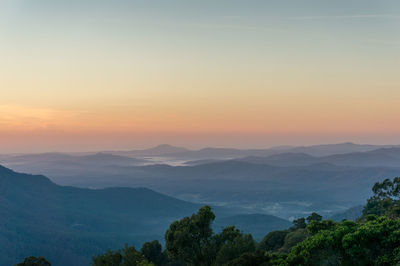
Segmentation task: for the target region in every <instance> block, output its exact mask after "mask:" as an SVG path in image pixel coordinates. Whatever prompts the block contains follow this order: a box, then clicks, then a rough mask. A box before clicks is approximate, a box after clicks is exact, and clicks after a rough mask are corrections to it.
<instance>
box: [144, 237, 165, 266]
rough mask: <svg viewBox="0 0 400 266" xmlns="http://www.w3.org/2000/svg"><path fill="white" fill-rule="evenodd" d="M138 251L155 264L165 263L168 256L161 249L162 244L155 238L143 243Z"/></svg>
mask: <svg viewBox="0 0 400 266" xmlns="http://www.w3.org/2000/svg"><path fill="white" fill-rule="evenodd" d="M140 252H141V253H142V254H143V256H144V257H145V258H146V259H147V260H148V261H150V262H152V263H154V264H155V265H165V264H167V263H168V257H167V255H166V254H165V253H164V252H163V251H162V246H161V244H160V242H158V241H157V240H154V241H152V242H146V243H144V244H143V246H142V249H141V250H140Z"/></svg>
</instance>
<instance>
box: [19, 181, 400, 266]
mask: <svg viewBox="0 0 400 266" xmlns="http://www.w3.org/2000/svg"><path fill="white" fill-rule="evenodd" d="M372 191H373V196H372V197H371V198H369V199H368V201H367V204H366V205H365V206H364V209H363V213H362V216H361V217H360V218H358V219H357V220H356V221H349V220H343V221H341V222H334V221H333V220H324V219H322V216H320V215H318V214H317V213H312V214H311V215H310V216H308V217H306V218H299V219H296V220H294V221H293V226H292V227H290V228H289V229H287V230H281V231H273V232H270V233H268V234H267V235H266V236H265V237H264V238H263V239H262V240H261V241H260V242H258V243H257V242H256V241H255V240H254V239H253V237H252V235H251V234H244V233H242V232H241V231H240V230H239V229H237V228H235V227H234V226H228V227H225V228H223V230H222V231H221V232H220V233H218V234H216V233H214V232H213V230H212V223H213V221H214V219H215V215H214V213H213V211H212V210H211V208H210V207H209V206H204V207H201V208H200V209H199V210H198V212H197V213H196V214H193V215H192V216H190V217H185V218H183V219H181V220H179V221H175V222H173V223H172V224H171V225H170V227H169V229H168V230H167V232H166V233H165V249H164V250H163V248H162V245H161V244H160V243H159V242H158V241H157V240H155V241H152V242H147V243H145V244H143V246H142V248H141V249H140V250H137V249H135V247H133V246H128V245H126V246H125V247H124V248H123V249H121V250H117V251H108V252H106V253H105V254H102V255H98V256H94V257H93V259H92V265H93V266H103V265H104V266H118V265H124V266H134V265H141V266H146V265H149V266H150V265H158V266H163V265H165V266H180V265H181V266H183V265H193V266H208V265H228V266H253V265H254V266H256V265H265V266H267V265H282V266H283V265H400V219H399V218H400V178H399V177H397V178H394V179H393V180H389V179H386V180H384V181H383V182H378V183H376V184H375V185H374V186H373V188H372ZM18 265H19V266H24V265H42V266H47V265H50V263H49V262H48V261H47V260H46V259H44V258H35V257H29V258H26V259H25V261H24V262H22V263H20V264H18Z"/></svg>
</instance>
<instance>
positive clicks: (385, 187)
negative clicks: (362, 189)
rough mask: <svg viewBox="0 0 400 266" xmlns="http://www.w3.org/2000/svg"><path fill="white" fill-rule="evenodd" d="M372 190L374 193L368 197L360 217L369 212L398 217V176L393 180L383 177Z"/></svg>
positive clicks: (399, 215) (399, 204) (399, 178)
mask: <svg viewBox="0 0 400 266" xmlns="http://www.w3.org/2000/svg"><path fill="white" fill-rule="evenodd" d="M372 191H373V193H374V195H373V196H372V197H371V198H369V199H368V201H367V205H366V206H365V207H364V210H363V215H362V217H361V219H364V218H365V217H367V216H368V215H370V214H374V215H377V216H381V215H386V216H388V217H391V218H398V217H400V177H395V178H394V179H393V181H391V180H390V179H385V180H384V181H383V182H381V183H379V182H377V183H375V185H374V186H373V187H372Z"/></svg>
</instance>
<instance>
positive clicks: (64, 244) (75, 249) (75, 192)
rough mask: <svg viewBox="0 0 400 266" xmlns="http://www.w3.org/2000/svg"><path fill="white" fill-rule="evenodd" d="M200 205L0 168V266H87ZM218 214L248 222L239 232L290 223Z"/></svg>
mask: <svg viewBox="0 0 400 266" xmlns="http://www.w3.org/2000/svg"><path fill="white" fill-rule="evenodd" d="M199 206H200V205H197V204H193V203H189V202H185V201H182V200H178V199H175V198H172V197H168V196H165V195H162V194H160V193H157V192H154V191H152V190H149V189H146V188H108V189H98V190H91V189H80V188H74V187H63V186H58V185H56V184H54V183H52V182H51V181H50V180H49V179H48V178H46V177H44V176H41V175H27V174H20V173H16V172H13V171H12V170H9V169H7V168H4V167H2V166H0V247H1V250H0V265H13V264H15V263H17V262H18V261H21V260H22V259H23V258H25V257H28V256H44V257H46V258H48V259H49V260H50V261H51V262H52V263H53V264H54V265H77V266H79V265H88V264H89V262H90V259H91V257H92V256H93V255H96V254H100V253H103V252H105V251H106V250H107V249H109V248H115V247H122V246H123V245H124V244H125V243H128V244H130V245H134V246H137V247H140V246H141V245H142V243H143V242H145V241H149V240H153V239H159V240H161V239H163V237H164V233H165V231H166V229H167V228H168V226H169V224H170V223H171V222H173V221H174V220H176V219H179V218H181V217H183V216H187V215H191V214H192V213H194V212H195V211H196V210H197V209H198V208H199ZM217 212H218V213H219V214H220V217H221V218H225V220H222V221H221V222H220V223H219V224H220V225H224V226H225V225H230V224H232V225H239V226H240V225H241V221H243V219H244V220H246V223H247V225H248V226H247V227H245V228H243V230H244V231H246V232H248V233H255V234H257V232H256V230H260V231H263V233H266V232H269V231H272V230H277V229H280V228H281V227H282V225H285V226H286V225H287V224H288V222H287V221H285V220H282V219H279V218H277V217H273V216H267V217H266V218H265V217H264V219H252V218H251V216H248V217H247V218H246V215H243V217H242V218H241V219H239V220H238V219H236V218H235V217H230V216H229V215H232V214H234V213H235V212H232V211H226V210H223V209H221V208H217ZM277 221H278V222H277ZM252 222H253V225H254V226H252ZM254 228H255V229H256V230H253V229H254Z"/></svg>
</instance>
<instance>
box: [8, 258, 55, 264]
mask: <svg viewBox="0 0 400 266" xmlns="http://www.w3.org/2000/svg"><path fill="white" fill-rule="evenodd" d="M15 266H51V263H50V262H48V261H47V260H46V259H45V258H43V257H38V258H37V257H33V256H31V257H27V258H25V259H24V261H23V262H21V263H18V264H16V265H15Z"/></svg>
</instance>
